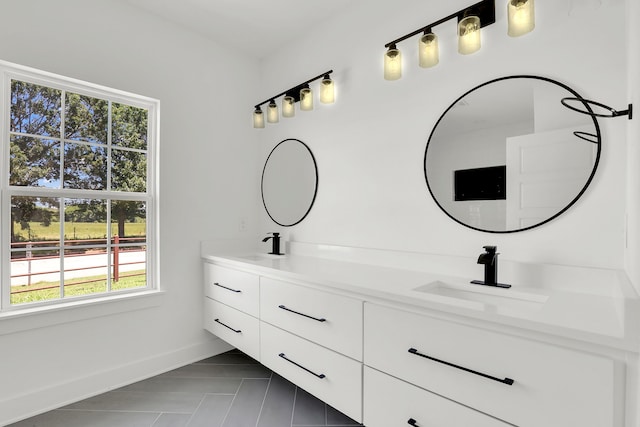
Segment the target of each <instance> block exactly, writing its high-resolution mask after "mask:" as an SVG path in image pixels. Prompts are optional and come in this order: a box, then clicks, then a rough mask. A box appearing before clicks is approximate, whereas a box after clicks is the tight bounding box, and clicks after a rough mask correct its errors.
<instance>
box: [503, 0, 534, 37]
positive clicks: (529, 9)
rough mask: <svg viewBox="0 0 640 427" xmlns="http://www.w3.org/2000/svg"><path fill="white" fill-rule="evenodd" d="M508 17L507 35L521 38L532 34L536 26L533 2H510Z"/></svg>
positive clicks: (516, 0) (522, 0) (513, 0)
mask: <svg viewBox="0 0 640 427" xmlns="http://www.w3.org/2000/svg"><path fill="white" fill-rule="evenodd" d="M507 15H508V16H509V27H508V30H507V34H509V35H510V36H511V37H520V36H522V35H524V34H527V33H530V32H531V31H533V29H534V28H535V26H536V16H535V6H534V2H533V0H509V2H508V3H507Z"/></svg>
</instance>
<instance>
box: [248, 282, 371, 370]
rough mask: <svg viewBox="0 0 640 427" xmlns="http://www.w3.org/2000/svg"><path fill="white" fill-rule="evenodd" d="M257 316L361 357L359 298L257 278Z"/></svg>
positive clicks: (353, 356) (348, 353)
mask: <svg viewBox="0 0 640 427" xmlns="http://www.w3.org/2000/svg"><path fill="white" fill-rule="evenodd" d="M260 319H261V320H263V321H265V322H269V323H271V324H273V325H276V326H278V327H280V328H282V329H285V330H287V331H290V332H293V333H294V334H296V335H300V336H302V337H304V338H306V339H308V340H310V341H314V342H316V343H318V344H320V345H323V346H325V347H329V348H331V349H333V350H336V351H338V352H340V353H342V354H345V355H347V356H349V357H352V358H354V359H357V360H362V301H360V300H357V299H353V298H348V297H343V296H341V295H336V294H331V293H329V292H323V291H319V290H315V289H309V288H305V287H304V286H299V285H295V284H291V283H286V282H282V281H279V280H273V279H267V278H264V277H261V278H260Z"/></svg>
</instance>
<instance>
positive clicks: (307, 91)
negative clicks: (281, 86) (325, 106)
mask: <svg viewBox="0 0 640 427" xmlns="http://www.w3.org/2000/svg"><path fill="white" fill-rule="evenodd" d="M300 109H301V110H302V111H311V110H313V91H312V90H311V88H308V87H303V88H302V89H300Z"/></svg>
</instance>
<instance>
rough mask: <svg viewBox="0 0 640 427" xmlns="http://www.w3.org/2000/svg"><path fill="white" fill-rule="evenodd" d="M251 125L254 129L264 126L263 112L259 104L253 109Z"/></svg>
mask: <svg viewBox="0 0 640 427" xmlns="http://www.w3.org/2000/svg"><path fill="white" fill-rule="evenodd" d="M253 127H254V128H256V129H262V128H263V127H264V114H262V108H260V106H259V105H256V109H255V110H254V111H253Z"/></svg>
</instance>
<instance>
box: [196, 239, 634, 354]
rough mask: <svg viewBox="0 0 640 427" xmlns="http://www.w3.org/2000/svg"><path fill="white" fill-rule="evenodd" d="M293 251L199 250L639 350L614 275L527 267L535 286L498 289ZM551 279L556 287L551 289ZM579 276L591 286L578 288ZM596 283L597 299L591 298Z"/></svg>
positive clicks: (622, 288) (385, 297)
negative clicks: (275, 253) (539, 281)
mask: <svg viewBox="0 0 640 427" xmlns="http://www.w3.org/2000/svg"><path fill="white" fill-rule="evenodd" d="M301 252H303V254H301V255H300V254H288V255H285V256H273V255H272V256H269V255H267V254H261V253H258V252H256V251H252V250H247V249H240V248H238V247H235V248H228V249H224V248H221V247H219V246H218V245H204V244H203V250H202V257H203V259H205V260H208V261H212V262H215V263H218V264H221V265H225V266H227V267H235V268H241V269H244V270H249V271H252V272H255V273H256V274H260V275H263V276H268V277H273V278H280V279H284V280H292V281H298V282H304V283H308V284H312V285H315V286H321V287H325V288H328V289H329V290H330V289H334V290H337V291H340V292H347V293H351V294H354V295H355V296H358V297H360V298H362V299H364V300H365V301H372V302H381V301H388V302H393V303H401V304H407V305H410V306H412V307H413V308H424V309H429V310H436V311H437V312H441V313H449V314H453V315H457V316H464V318H465V319H467V320H468V319H480V320H484V321H487V322H493V323H494V324H495V323H497V324H501V325H506V326H509V327H516V328H522V329H525V330H529V331H534V332H540V333H545V334H551V335H554V336H559V337H563V338H570V339H575V340H579V341H584V342H587V343H591V344H597V345H604V346H607V347H613V348H616V349H621V350H628V351H633V352H638V351H639V348H640V346H639V342H640V333H639V330H640V327H639V326H638V325H640V300H639V298H638V296H637V294H636V293H635V292H634V291H633V289H632V287H631V285H630V284H629V283H628V279H627V278H626V275H624V273H623V272H619V271H616V270H600V269H585V270H586V271H581V270H582V269H580V268H576V267H571V268H570V269H568V270H567V268H566V267H557V268H554V266H551V267H550V266H541V267H540V271H544V274H542V273H540V272H538V274H532V272H533V271H534V270H533V269H532V267H531V266H528V269H526V270H527V277H538V278H540V277H542V278H544V281H545V283H544V284H543V285H541V286H532V285H531V284H530V283H522V282H525V280H524V279H522V280H520V281H519V282H520V283H516V282H513V283H512V287H511V288H509V289H501V288H494V287H488V286H479V285H472V284H470V283H469V280H470V279H473V278H477V277H466V276H457V275H456V274H442V272H441V271H438V272H437V273H434V272H430V271H428V270H429V268H428V266H427V267H425V269H424V270H415V269H409V268H397V267H389V266H381V265H376V264H369V263H363V262H354V261H353V260H349V261H343V260H341V259H331V258H326V257H321V256H309V251H306V252H307V253H304V252H305V251H301ZM345 258H348V256H346V257H345ZM358 261H360V260H358ZM454 261H458V260H454ZM439 264H443V263H439ZM452 264H453V265H455V262H452ZM434 270H438V269H437V268H434ZM440 270H442V268H440ZM506 270H507V271H512V274H511V276H513V277H514V278H517V277H518V274H516V273H513V272H514V271H517V267H514V266H513V265H512V266H507V268H506ZM555 270H557V271H555ZM574 270H575V272H574ZM455 271H456V272H457V271H458V270H455ZM464 273H466V271H465V269H460V274H461V275H462V274H464ZM554 277H555V279H556V280H558V281H560V280H562V283H559V284H558V286H554V283H553V281H554ZM567 277H569V279H567ZM571 277H574V279H573V280H581V282H580V283H578V284H577V285H578V286H575V289H574V287H572V286H569V285H568V284H567V281H570V280H571ZM587 277H590V278H592V279H593V280H594V281H595V282H596V283H586V280H587V279H585V278H587ZM480 278H481V277H480ZM500 281H501V282H502V281H503V280H500ZM598 281H599V282H601V283H602V285H601V286H600V289H602V290H603V291H602V292H594V291H593V289H594V288H596V287H597V286H598ZM549 282H551V283H549ZM604 282H607V283H604ZM613 282H615V283H613ZM510 283H511V282H510ZM416 288H418V289H416ZM419 289H423V290H426V292H424V291H420V290H419ZM576 290H577V291H576ZM461 296H462V297H461ZM503 302H504V303H503Z"/></svg>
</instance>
